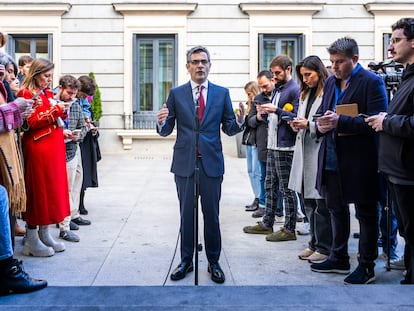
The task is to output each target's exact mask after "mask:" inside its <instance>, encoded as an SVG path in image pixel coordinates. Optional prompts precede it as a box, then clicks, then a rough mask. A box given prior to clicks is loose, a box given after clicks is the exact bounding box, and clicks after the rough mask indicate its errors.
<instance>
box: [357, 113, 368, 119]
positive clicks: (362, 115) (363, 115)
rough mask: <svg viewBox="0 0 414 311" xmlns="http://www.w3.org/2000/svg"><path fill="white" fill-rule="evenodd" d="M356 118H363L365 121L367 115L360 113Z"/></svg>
mask: <svg viewBox="0 0 414 311" xmlns="http://www.w3.org/2000/svg"><path fill="white" fill-rule="evenodd" d="M358 117H363V118H364V119H365V118H368V117H369V115H367V114H365V113H360V114H358Z"/></svg>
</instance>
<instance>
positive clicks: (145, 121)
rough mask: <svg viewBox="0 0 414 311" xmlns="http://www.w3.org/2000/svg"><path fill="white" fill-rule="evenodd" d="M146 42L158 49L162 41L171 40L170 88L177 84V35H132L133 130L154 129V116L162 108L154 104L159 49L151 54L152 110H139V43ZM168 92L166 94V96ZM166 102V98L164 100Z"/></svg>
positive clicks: (156, 98) (157, 90)
mask: <svg viewBox="0 0 414 311" xmlns="http://www.w3.org/2000/svg"><path fill="white" fill-rule="evenodd" d="M144 40H146V41H148V40H152V42H153V46H154V42H155V46H158V47H159V43H160V41H162V40H172V41H173V42H172V46H173V53H172V54H173V55H172V59H173V60H174V61H173V64H172V66H173V69H172V70H173V81H171V87H175V86H177V84H178V67H177V63H178V62H177V59H178V51H177V50H178V44H177V41H178V38H177V34H134V38H133V55H134V57H133V90H134V91H133V94H132V124H133V128H134V129H148V128H154V127H155V123H156V115H157V112H158V111H159V109H160V108H161V106H162V103H158V104H157V103H156V101H157V100H158V95H157V94H158V92H159V87H158V86H159V85H158V67H157V66H156V63H157V61H158V59H159V49H157V51H156V53H157V54H156V55H155V54H153V64H154V66H153V85H154V88H153V90H152V96H153V107H152V110H144V111H142V110H141V103H140V97H141V96H140V94H141V87H140V79H139V77H140V71H141V68H140V56H141V55H140V53H141V51H140V48H139V46H140V42H141V41H144ZM153 51H155V50H153ZM168 93H169V92H166V94H168ZM165 100H166V98H165Z"/></svg>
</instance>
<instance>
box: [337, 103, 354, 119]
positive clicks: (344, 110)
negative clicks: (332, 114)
mask: <svg viewBox="0 0 414 311" xmlns="http://www.w3.org/2000/svg"><path fill="white" fill-rule="evenodd" d="M336 114H339V115H343V116H349V117H356V116H357V115H358V104H355V103H354V104H343V105H338V106H336Z"/></svg>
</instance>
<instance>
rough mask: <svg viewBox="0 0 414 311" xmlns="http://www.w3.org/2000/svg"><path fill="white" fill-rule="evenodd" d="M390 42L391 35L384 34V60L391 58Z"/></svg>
mask: <svg viewBox="0 0 414 311" xmlns="http://www.w3.org/2000/svg"><path fill="white" fill-rule="evenodd" d="M390 40H391V34H390V33H384V34H383V35H382V47H383V48H382V56H383V58H382V59H383V60H385V59H387V58H389V54H388V47H389V46H390V43H391V42H390Z"/></svg>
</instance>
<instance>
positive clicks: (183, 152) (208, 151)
mask: <svg viewBox="0 0 414 311" xmlns="http://www.w3.org/2000/svg"><path fill="white" fill-rule="evenodd" d="M207 92H208V93H207V94H208V95H207V102H206V108H205V111H204V115H203V119H202V120H201V124H200V131H199V132H200V134H199V141H198V147H199V148H198V149H199V151H200V153H201V157H202V162H203V167H204V170H205V172H206V174H207V176H209V177H219V176H222V175H223V174H224V158H223V152H222V143H221V139H220V125H221V129H222V130H223V132H224V133H226V134H227V135H229V136H232V135H235V134H237V133H239V132H241V131H242V130H243V128H242V127H240V126H239V125H238V124H237V122H236V118H235V115H234V111H233V105H232V102H231V99H230V94H229V91H228V89H226V88H224V87H221V86H218V85H215V84H213V83H211V82H208V89H207ZM167 107H168V110H169V114H168V117H167V119H166V121H165V124H164V125H163V126H162V127H161V128H159V127H157V132H158V133H159V135H161V136H167V135H169V134H171V132H172V131H173V129H174V127H175V124H177V139H176V142H175V145H174V154H173V160H172V165H171V172H172V173H174V174H176V175H178V176H181V177H189V176H191V175H192V174H193V173H194V167H195V160H196V150H195V145H196V114H195V110H196V109H195V103H194V99H193V93H192V89H191V83H190V82H187V83H186V84H183V85H180V86H178V87H176V88H173V89H171V91H170V94H169V96H168V99H167Z"/></svg>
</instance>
